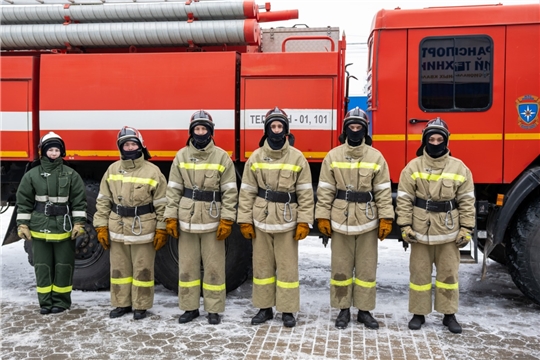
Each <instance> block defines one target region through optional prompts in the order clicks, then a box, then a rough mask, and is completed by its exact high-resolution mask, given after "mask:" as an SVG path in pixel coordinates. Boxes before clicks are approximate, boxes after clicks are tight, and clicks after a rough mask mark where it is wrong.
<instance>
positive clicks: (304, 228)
mask: <svg viewBox="0 0 540 360" xmlns="http://www.w3.org/2000/svg"><path fill="white" fill-rule="evenodd" d="M308 234H309V225H308V224H307V223H298V224H297V225H296V234H295V235H294V240H296V241H299V240H303V239H305V238H306V236H308Z"/></svg>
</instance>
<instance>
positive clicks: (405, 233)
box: [401, 226, 418, 244]
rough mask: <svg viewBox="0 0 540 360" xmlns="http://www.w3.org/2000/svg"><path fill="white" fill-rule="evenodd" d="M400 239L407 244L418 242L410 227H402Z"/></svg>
mask: <svg viewBox="0 0 540 360" xmlns="http://www.w3.org/2000/svg"><path fill="white" fill-rule="evenodd" d="M401 238H402V239H403V241H405V242H406V243H409V244H414V243H415V242H418V240H416V233H415V232H414V230H413V229H412V228H411V227H410V226H404V227H402V228H401Z"/></svg>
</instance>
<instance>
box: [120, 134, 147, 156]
mask: <svg viewBox="0 0 540 360" xmlns="http://www.w3.org/2000/svg"><path fill="white" fill-rule="evenodd" d="M127 141H133V142H135V143H136V144H137V146H138V148H137V149H136V150H131V151H126V150H124V144H125V143H126V142H127ZM120 154H121V155H122V160H135V159H138V158H140V157H141V156H142V155H143V152H142V146H141V144H140V143H139V139H136V138H131V139H126V141H124V142H123V143H122V144H120Z"/></svg>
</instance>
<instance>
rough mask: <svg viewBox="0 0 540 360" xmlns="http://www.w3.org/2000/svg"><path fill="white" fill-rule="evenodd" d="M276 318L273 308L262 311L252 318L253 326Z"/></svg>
mask: <svg viewBox="0 0 540 360" xmlns="http://www.w3.org/2000/svg"><path fill="white" fill-rule="evenodd" d="M273 318H274V313H273V311H272V308H267V309H261V310H259V312H258V313H257V315H255V316H254V317H253V318H251V325H259V324H263V323H265V322H266V320H271V319H273Z"/></svg>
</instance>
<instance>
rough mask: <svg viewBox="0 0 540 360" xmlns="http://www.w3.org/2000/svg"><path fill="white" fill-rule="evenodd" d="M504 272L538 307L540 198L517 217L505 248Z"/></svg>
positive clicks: (531, 202)
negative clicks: (506, 261)
mask: <svg viewBox="0 0 540 360" xmlns="http://www.w3.org/2000/svg"><path fill="white" fill-rule="evenodd" d="M506 253H507V255H508V269H509V271H510V275H511V276H512V280H513V281H514V283H515V284H516V286H517V287H518V288H519V290H521V292H523V294H525V295H526V296H527V297H528V298H530V299H531V300H532V301H534V302H535V303H536V304H539V305H540V197H535V198H533V199H532V200H531V201H530V202H529V203H528V204H527V205H526V206H525V207H523V209H522V210H521V211H520V212H519V213H518V214H517V216H516V218H515V220H514V221H513V223H512V225H511V228H510V244H509V246H507V247H506Z"/></svg>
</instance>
